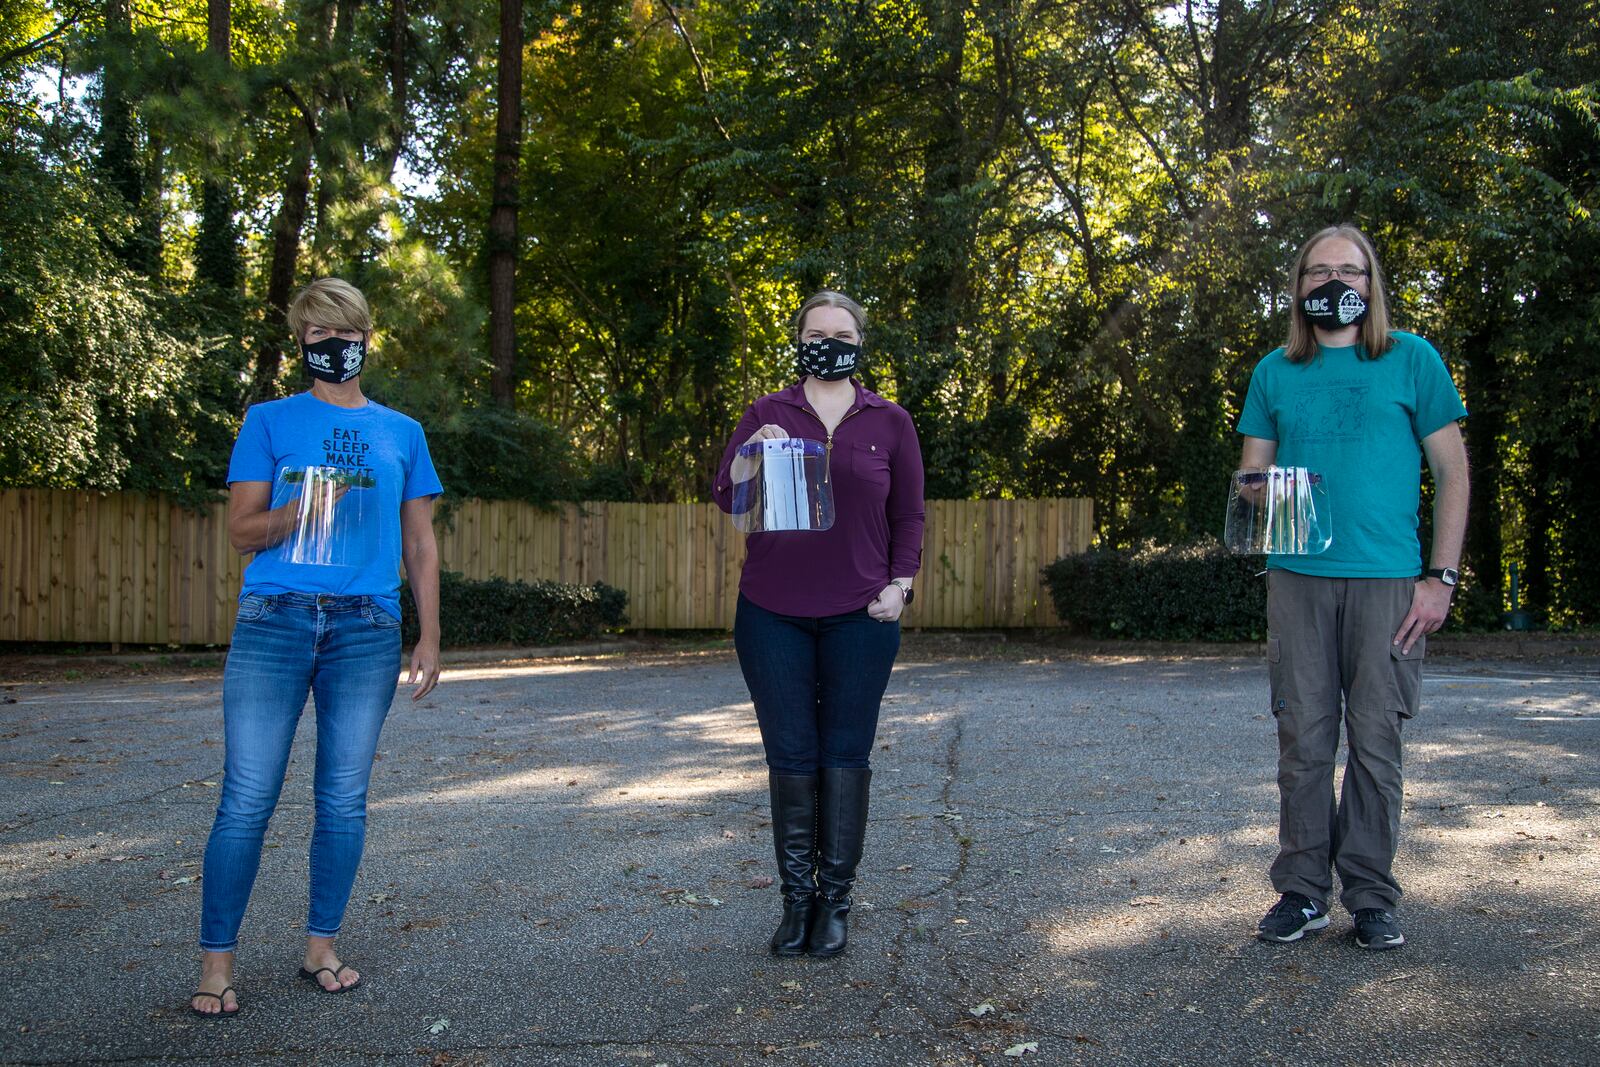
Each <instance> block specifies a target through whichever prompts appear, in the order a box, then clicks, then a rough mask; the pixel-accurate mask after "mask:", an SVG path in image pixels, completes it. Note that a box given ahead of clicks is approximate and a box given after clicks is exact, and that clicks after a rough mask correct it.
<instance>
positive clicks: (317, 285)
mask: <svg viewBox="0 0 1600 1067" xmlns="http://www.w3.org/2000/svg"><path fill="white" fill-rule="evenodd" d="M288 319H289V329H290V331H291V332H293V334H294V339H295V343H296V344H298V343H299V342H301V341H303V340H304V339H305V336H306V328H307V327H310V326H321V327H323V328H324V329H329V330H360V331H361V332H362V333H369V332H371V330H372V309H371V308H369V307H367V298H366V297H364V296H362V295H361V290H360V289H357V288H356V287H355V286H353V285H351V284H350V283H349V282H347V281H344V280H343V279H341V278H318V279H317V280H316V281H314V282H312V283H311V284H310V285H308V286H306V287H305V288H304V289H302V290H300V291H299V292H298V293H296V294H294V299H293V300H291V301H289V312H288Z"/></svg>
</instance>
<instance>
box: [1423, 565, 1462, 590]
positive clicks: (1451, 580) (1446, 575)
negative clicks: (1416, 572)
mask: <svg viewBox="0 0 1600 1067" xmlns="http://www.w3.org/2000/svg"><path fill="white" fill-rule="evenodd" d="M1422 576H1423V577H1424V578H1437V579H1439V580H1440V581H1441V582H1443V583H1444V584H1445V585H1449V586H1455V585H1459V584H1460V583H1461V574H1460V572H1458V571H1457V570H1456V569H1455V568H1454V567H1431V568H1429V569H1428V570H1425V571H1423V572H1422Z"/></svg>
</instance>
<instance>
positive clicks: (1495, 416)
mask: <svg viewBox="0 0 1600 1067" xmlns="http://www.w3.org/2000/svg"><path fill="white" fill-rule="evenodd" d="M519 9H520V14H521V25H522V30H523V38H524V41H525V45H524V48H523V49H522V52H521V56H522V63H521V71H520V74H521V85H522V93H521V99H520V105H521V107H520V114H519V115H518V117H519V118H520V123H519V126H518V128H519V129H520V131H521V135H520V140H519V141H517V142H516V143H519V144H520V156H519V157H518V160H517V162H518V164H519V166H518V167H517V169H516V172H517V175H518V178H517V184H516V187H515V189H514V190H513V191H510V192H507V191H505V190H502V192H500V193H496V191H495V174H496V167H495V154H496V143H497V142H496V122H497V119H498V118H499V117H500V116H501V114H502V112H503V111H504V110H505V109H504V107H503V106H502V105H503V104H504V103H505V102H502V101H499V100H497V99H496V86H497V84H498V82H497V72H498V68H497V51H498V47H497V46H498V42H499V39H500V25H501V22H500V18H501V15H502V14H503V13H506V12H509V13H510V14H511V15H512V16H513V17H515V15H516V14H517V13H518V10H519ZM513 25H515V23H514V22H513ZM0 113H3V114H4V116H5V122H4V125H3V128H0V419H3V420H4V424H5V425H6V427H7V430H8V431H9V432H7V433H6V434H4V435H0V485H56V486H74V485H77V486H94V487H105V488H111V487H124V486H125V487H138V488H146V489H166V490H171V491H178V492H182V493H185V494H188V495H189V496H190V497H191V498H194V497H197V496H200V495H204V494H206V493H210V492H213V491H215V490H216V489H217V488H218V487H219V486H220V481H221V477H222V472H223V470H224V468H225V463H226V453H227V449H228V444H229V441H230V439H231V434H232V431H233V428H234V427H235V426H236V425H237V422H238V419H239V417H240V415H241V413H242V410H243V407H244V406H245V405H246V404H247V403H249V402H250V401H251V400H253V399H259V398H262V397H269V396H273V395H279V394H281V393H283V392H285V391H289V390H292V389H295V388H299V387H300V385H301V383H300V381H299V378H298V370H297V369H296V366H295V361H294V359H293V358H292V351H290V350H289V349H288V346H287V342H288V338H287V336H286V332H285V330H284V328H283V325H282V309H283V306H284V303H285V302H286V300H287V298H288V295H289V293H290V292H291V291H292V288H293V287H294V286H297V285H299V284H303V283H304V282H305V281H307V280H308V279H310V278H312V277H314V276H317V275H321V274H328V273H337V274H340V275H342V276H345V277H348V278H349V279H350V280H352V281H354V282H355V283H356V284H358V285H360V286H362V287H363V288H365V289H366V290H367V291H368V292H369V294H370V295H371V296H372V298H373V302H374V305H375V308H376V311H377V316H378V325H379V336H378V339H377V345H376V349H375V352H374V357H373V360H374V362H373V366H372V370H371V372H370V373H369V375H368V377H367V385H368V387H369V390H370V391H371V393H372V394H373V395H374V396H376V397H378V398H379V399H381V400H384V401H385V402H388V403H391V404H393V405H394V406H396V407H399V408H401V409H403V410H406V411H408V412H411V413H413V414H415V415H416V416H417V417H418V418H419V419H421V420H422V422H423V424H424V425H425V426H426V427H427V428H428V430H429V432H430V436H431V439H432V441H433V443H434V452H435V456H436V458H437V459H438V461H439V464H440V467H441V472H442V473H443V474H445V480H446V485H447V488H448V489H449V490H450V491H451V492H452V493H456V494H459V495H472V496H490V497H505V498H517V499H527V500H534V501H550V500H555V499H560V498H564V497H565V498H570V497H573V496H580V497H584V496H587V497H607V498H622V499H635V500H649V501H661V500H682V499H701V498H704V496H705V494H706V492H707V486H708V484H709V479H710V473H711V471H712V469H713V467H714V464H715V462H716V460H717V458H718V455H719V453H720V451H721V448H722V446H723V444H724V442H725V439H726V435H727V434H728V433H729V432H730V431H731V429H732V427H733V425H734V423H735V422H736V421H737V419H738V417H739V415H740V414H741V412H742V410H743V408H744V406H745V404H746V403H747V402H748V401H749V400H750V399H752V398H753V397H755V396H757V395H759V394H760V393H761V392H763V391H766V390H769V389H772V388H774V387H777V386H779V385H781V384H784V383H785V382H786V381H787V380H788V375H789V368H790V357H789V354H788V350H787V347H786V345H787V340H786V338H787V334H786V330H787V324H786V320H787V316H788V315H789V313H790V312H791V310H792V309H793V308H794V307H795V306H796V304H797V303H798V302H799V300H800V299H801V298H803V296H804V295H806V293H807V292H808V291H809V290H811V289H814V288H816V287H818V286H821V285H825V284H826V285H832V286H837V287H841V288H843V289H845V290H847V291H849V292H852V293H854V294H857V295H859V296H860V297H861V298H862V299H863V300H864V301H865V302H866V304H867V305H868V308H869V310H870V312H871V314H872V316H873V322H872V324H871V326H870V328H869V334H868V339H867V347H868V368H867V371H866V375H865V377H866V380H867V383H868V384H869V385H870V386H871V387H872V388H874V389H877V390H879V391H880V392H883V393H884V394H886V395H888V396H889V397H891V398H892V399H895V400H897V401H898V402H899V403H901V404H903V405H905V406H906V407H907V408H908V409H909V410H910V411H911V412H912V414H913V416H914V417H915V418H916V420H917V424H918V428H919V431H920V433H921V436H922V440H923V444H924V449H925V452H926V454H927V459H928V462H929V494H930V495H931V496H935V497H974V496H994V495H1011V496H1042V495H1074V496H1088V497H1092V498H1094V499H1095V501H1096V516H1097V522H1098V524H1099V534H1100V538H1101V541H1102V543H1103V544H1105V545H1106V546H1108V547H1111V548H1117V547H1125V546H1129V545H1133V544H1135V543H1139V542H1142V541H1144V540H1146V539H1154V540H1157V541H1160V542H1162V543H1167V544H1183V543H1187V542H1189V541H1191V540H1192V539H1194V538H1195V537H1197V536H1200V535H1203V534H1205V533H1208V532H1215V529H1216V526H1217V524H1218V523H1219V521H1220V514H1221V506H1222V493H1223V490H1224V487H1225V485H1226V475H1227V472H1228V470H1229V469H1230V468H1231V467H1232V465H1233V464H1234V461H1235V458H1236V455H1237V441H1236V438H1235V435H1234V434H1233V432H1232V425H1233V422H1234V420H1235V419H1236V417H1237V413H1238V410H1239V407H1240V403H1241V401H1242V399H1243V393H1244V389H1245V387H1246V385H1247V383H1248V379H1249V374H1250V370H1251V368H1252V367H1253V365H1254V364H1255V362H1256V361H1257V360H1258V359H1259V358H1260V356H1261V355H1262V354H1264V353H1265V352H1266V351H1268V350H1269V349H1271V348H1272V347H1273V346H1274V345H1276V344H1277V343H1279V341H1280V340H1281V337H1282V335H1283V333H1284V332H1285V321H1284V307H1285V299H1284V297H1283V291H1284V289H1285V284H1284V280H1283V278H1282V272H1283V269H1284V267H1285V265H1286V263H1287V260H1288V259H1289V257H1290V255H1291V253H1292V251H1293V250H1294V248H1295V246H1296V245H1297V244H1298V242H1299V241H1300V240H1301V239H1302V238H1303V237H1304V236H1305V235H1306V234H1307V233H1309V232H1311V231H1313V230H1315V229H1317V228H1319V227H1321V226H1323V225H1325V224H1327V223H1330V222H1333V221H1340V220H1350V221H1354V222H1356V223H1358V224H1360V225H1362V226H1363V227H1365V228H1366V229H1367V230H1368V231H1369V232H1371V233H1372V234H1373V235H1374V236H1375V238H1376V239H1377V242H1378V245H1379V248H1380V250H1381V252H1382V253H1383V255H1384V257H1385V260H1386V266H1387V268H1388V273H1389V275H1390V278H1391V282H1392V286H1393V290H1394V296H1395V300H1394V303H1395V308H1396V319H1397V324H1398V325H1400V326H1401V327H1402V328H1406V329H1411V330H1414V331H1416V332H1418V333H1421V334H1423V335H1424V336H1426V337H1428V338H1430V339H1431V340H1433V341H1434V343H1435V344H1436V345H1437V346H1438V347H1439V348H1440V349H1441V350H1442V351H1443V352H1444V354H1445V357H1446V360H1447V361H1448V363H1449V364H1450V367H1451V370H1452V372H1453V373H1454V375H1455V377H1456V380H1457V382H1458V383H1459V384H1460V385H1461V387H1462V388H1463V390H1464V392H1465V394H1466V398H1467V401H1468V406H1469V408H1470V409H1471V410H1472V412H1473V417H1472V418H1471V419H1469V420H1468V423H1467V433H1468V437H1469V446H1470V450H1471V453H1472V458H1473V463H1474V468H1475V482H1474V497H1473V510H1472V515H1471V520H1470V529H1469V534H1468V545H1467V549H1468V551H1467V570H1468V572H1469V575H1470V580H1471V582H1472V587H1473V588H1475V589H1476V590H1477V591H1478V592H1477V593H1476V594H1475V597H1476V599H1474V600H1473V602H1472V604H1471V605H1470V606H1471V609H1472V611H1473V613H1474V614H1475V615H1476V616H1481V617H1482V618H1484V619H1486V620H1492V619H1493V618H1494V617H1495V616H1496V614H1497V613H1498V611H1499V610H1501V609H1502V608H1503V607H1504V606H1506V605H1505V595H1506V590H1507V588H1508V584H1509V583H1508V575H1507V570H1508V568H1509V566H1510V565H1511V564H1512V563H1515V564H1517V565H1519V567H1520V568H1521V575H1522V587H1523V592H1524V594H1525V596H1526V597H1527V599H1528V600H1529V601H1530V602H1531V605H1530V606H1532V607H1533V608H1534V609H1535V610H1536V611H1538V612H1541V613H1543V614H1545V615H1546V616H1548V617H1549V618H1551V619H1552V620H1554V621H1558V622H1563V623H1576V622H1590V623H1593V622H1595V621H1600V494H1595V493H1592V492H1587V491H1586V489H1585V484H1584V481H1583V479H1584V477H1585V473H1584V472H1586V471H1588V470H1590V469H1592V467H1593V463H1594V461H1595V460H1596V459H1600V454H1597V453H1600V385H1597V384H1596V383H1597V382H1600V272H1597V271H1596V270H1595V269H1594V266H1593V265H1594V264H1595V263H1596V262H1600V215H1597V210H1600V0H1564V2H1562V3H1552V4H1546V5H1521V4H1493V3H1488V2H1485V0H1466V2H1460V0H1415V2H1411V3H1407V4H1382V5H1379V4H1370V3H1365V2H1360V0H1203V2H1199V3H1194V4H1168V3H1161V2H1154V0H1133V2H1128V0H1087V2H1084V3H1075V4H1047V3H1038V2H1036V0H886V2H882V3H877V4H871V5H862V4H855V3H846V2H843V0H818V2H815V3H805V4H786V3H775V2H771V0H698V2H696V3H693V4H688V3H669V2H664V0H627V2H623V0H595V2H592V3H586V4H582V5H579V4H572V3H565V2H561V0H497V2H496V3H490V2H489V0H467V2H463V3H452V4H445V3H442V2H441V0H174V2H172V3H166V4H161V5H153V6H144V5H141V4H138V3H132V2H131V0H98V2H96V3H85V2H80V0H17V2H14V3H7V4H3V5H0ZM502 143H508V142H505V141H502ZM502 173H506V172H505V171H504V169H503V168H502ZM496 205H498V207H499V209H500V212H501V215H500V217H501V218H502V220H504V219H505V217H506V215H507V211H506V209H507V208H512V207H514V208H515V227H514V229H512V230H506V229H505V228H504V227H502V229H500V230H497V231H496V232H497V233H498V234H500V236H498V237H495V238H491V234H490V227H489V219H490V214H491V208H493V207H495V206H496ZM507 232H513V233H514V234H515V236H514V238H513V239H512V240H513V244H514V250H515V253H516V254H515V275H514V284H515V293H514V297H515V300H514V315H513V316H512V317H513V319H514V322H512V323H511V325H512V326H514V332H515V346H514V348H513V349H512V351H511V353H510V363H509V366H500V367H498V368H497V367H496V366H495V365H494V361H493V360H492V359H491V357H490V344H489V337H490V328H489V321H490V315H489V307H490V304H491V301H490V298H489V288H490V280H489V276H490V272H489V268H488V262H489V260H490V258H491V256H494V257H496V259H497V262H500V263H501V264H503V263H504V260H505V257H504V245H505V241H506V240H507V238H506V237H505V233H507ZM497 242H498V243H497ZM497 277H499V278H501V279H502V281H504V280H505V279H506V278H507V277H508V275H507V274H506V273H505V272H504V271H503V270H502V271H501V273H500V274H499V275H497ZM502 319H503V316H502ZM504 325H505V324H504V322H502V326H504Z"/></svg>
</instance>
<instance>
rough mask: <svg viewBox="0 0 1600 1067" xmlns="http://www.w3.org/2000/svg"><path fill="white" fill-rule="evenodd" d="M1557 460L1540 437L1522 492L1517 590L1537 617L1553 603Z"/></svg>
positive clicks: (1550, 446)
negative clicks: (1523, 538) (1524, 532)
mask: <svg viewBox="0 0 1600 1067" xmlns="http://www.w3.org/2000/svg"><path fill="white" fill-rule="evenodd" d="M1473 418H1477V415H1476V414H1474V415H1473ZM1467 421H1468V422H1469V423H1470V422H1471V421H1472V420H1471V419H1469V420H1467ZM1558 463H1559V459H1558V457H1557V455H1556V447H1555V444H1554V443H1553V442H1552V441H1551V440H1550V439H1549V438H1546V437H1541V438H1540V439H1539V440H1536V441H1535V442H1534V443H1533V446H1532V447H1531V448H1529V449H1528V484H1527V489H1526V492H1524V493H1523V495H1522V498H1523V501H1524V511H1523V516H1522V524H1523V528H1524V529H1525V530H1527V540H1526V541H1525V542H1524V543H1523V549H1522V556H1523V559H1522V572H1521V578H1522V581H1521V583H1520V589H1519V590H1518V592H1519V594H1520V597H1521V600H1522V609H1523V610H1524V611H1526V612H1528V613H1530V614H1531V615H1533V616H1534V617H1535V618H1537V619H1543V618H1544V617H1545V616H1546V615H1548V614H1549V611H1550V609H1551V608H1552V607H1553V606H1554V603H1553V600H1554V598H1553V597H1552V596H1551V595H1550V592H1551V584H1552V583H1551V578H1552V577H1553V576H1552V574H1551V572H1550V565H1551V556H1552V553H1551V547H1552V546H1551V543H1550V542H1551V538H1552V537H1554V536H1555V529H1556V524H1557V522H1558V520H1559V517H1560V516H1559V510H1558V508H1557V506H1556V505H1557V504H1558V503H1559V502H1560V498H1561V493H1560V490H1559V489H1558V487H1557V486H1556V478H1555V471H1556V466H1557V464H1558ZM1478 491H1479V492H1480V493H1481V492H1482V490H1481V489H1480V490H1478Z"/></svg>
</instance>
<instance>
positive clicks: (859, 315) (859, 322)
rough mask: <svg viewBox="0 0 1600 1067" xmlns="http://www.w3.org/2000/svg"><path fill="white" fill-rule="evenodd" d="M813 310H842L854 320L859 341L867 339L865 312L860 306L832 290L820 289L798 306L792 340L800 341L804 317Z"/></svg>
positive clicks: (804, 323)
mask: <svg viewBox="0 0 1600 1067" xmlns="http://www.w3.org/2000/svg"><path fill="white" fill-rule="evenodd" d="M813 308H844V309H845V310H846V311H848V312H849V313H850V317H851V318H852V319H855V320H856V332H857V333H859V334H860V335H861V340H863V341H865V340H866V339H867V312H866V309H865V308H863V307H862V306H861V305H860V304H858V303H856V302H855V301H854V300H851V299H850V298H849V297H848V296H845V295H844V294H843V293H839V292H835V291H834V290H832V289H822V290H820V291H818V292H817V294H816V295H815V296H813V297H812V298H811V299H810V300H807V301H806V302H805V303H804V304H801V305H800V310H799V311H798V312H796V313H795V316H794V339H795V341H796V342H798V341H799V340H800V332H801V331H802V330H804V329H805V326H806V316H807V315H808V314H810V313H811V310H812V309H813Z"/></svg>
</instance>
